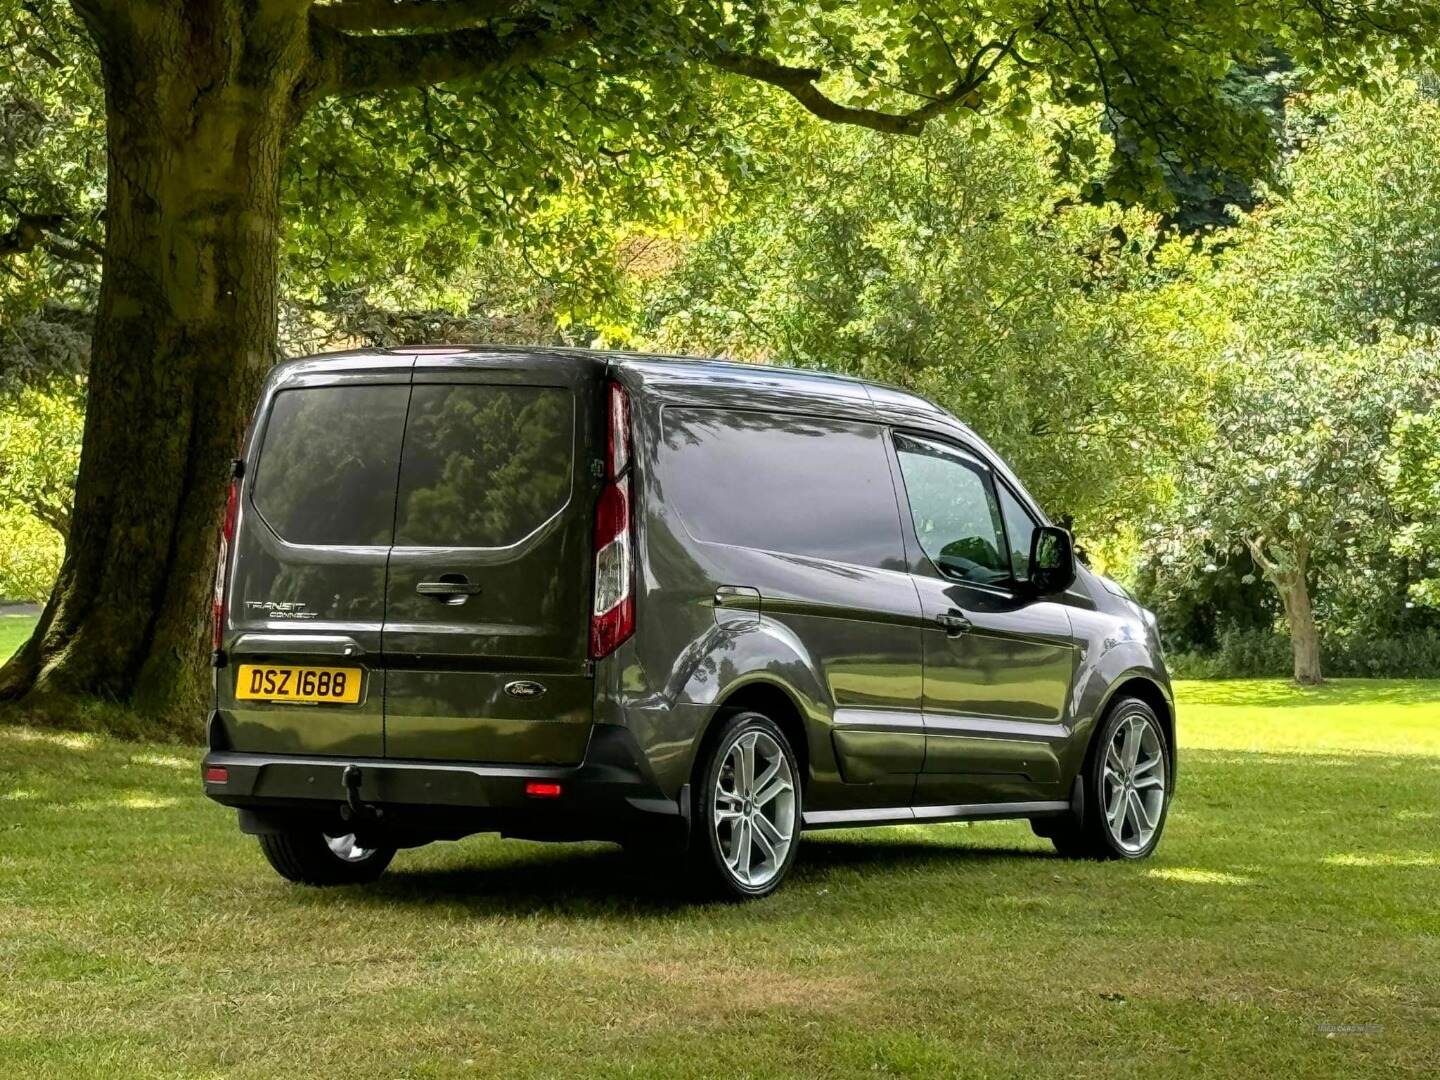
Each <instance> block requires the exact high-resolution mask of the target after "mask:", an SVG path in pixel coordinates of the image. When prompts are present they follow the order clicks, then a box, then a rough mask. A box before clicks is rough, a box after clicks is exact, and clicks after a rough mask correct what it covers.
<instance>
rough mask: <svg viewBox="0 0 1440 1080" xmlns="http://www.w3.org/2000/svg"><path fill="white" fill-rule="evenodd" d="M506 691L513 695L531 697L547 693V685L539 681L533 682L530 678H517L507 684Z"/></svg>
mask: <svg viewBox="0 0 1440 1080" xmlns="http://www.w3.org/2000/svg"><path fill="white" fill-rule="evenodd" d="M505 692H506V693H507V694H509V695H510V696H511V697H518V698H531V697H539V696H540V695H541V694H543V693H545V687H544V686H542V685H541V684H540V683H538V682H531V681H530V680H529V679H516V680H515V681H514V682H508V683H506V684H505Z"/></svg>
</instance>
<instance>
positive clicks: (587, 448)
mask: <svg viewBox="0 0 1440 1080" xmlns="http://www.w3.org/2000/svg"><path fill="white" fill-rule="evenodd" d="M215 634H216V638H215V654H214V662H215V701H214V709H213V711H212V712H211V714H210V718H209V725H208V730H209V752H208V754H207V755H206V757H205V760H204V765H203V775H204V785H205V792H206V794H208V795H209V796H210V797H211V798H213V799H215V800H216V801H217V802H220V803H223V804H225V805H226V806H230V807H234V808H236V809H238V811H239V819H240V827H241V828H242V829H243V830H244V831H246V832H248V833H253V834H256V835H257V836H258V837H259V842H260V845H261V847H262V848H263V850H264V852H265V854H266V856H267V857H268V858H269V861H270V862H271V864H272V865H273V866H274V868H275V869H276V870H277V871H278V872H279V873H280V874H282V875H283V876H285V877H286V878H289V879H291V880H293V881H298V882H306V883H309V884H316V885H319V884H338V883H353V882H363V881H367V880H371V879H373V878H375V877H376V876H377V875H378V874H380V873H381V872H382V871H383V870H384V869H385V867H386V865H387V864H388V863H389V862H390V860H391V858H392V856H393V855H394V853H395V851H396V849H397V848H401V847H410V846H415V845H419V844H424V843H427V842H429V841H432V840H437V839H454V838H459V837H462V836H465V835H467V834H470V833H474V832H480V831H498V832H500V833H502V834H504V835H507V836H516V837H527V838H535V839H555V840H579V839H606V840H614V841H618V842H620V843H622V844H625V845H627V846H631V847H634V848H635V849H636V850H637V851H639V852H641V853H642V857H645V858H653V859H656V860H657V861H662V862H663V863H664V865H666V866H672V865H673V866H675V867H677V868H678V867H680V866H681V865H688V867H689V870H690V872H692V873H693V874H695V875H697V876H698V878H699V879H700V880H701V881H703V882H705V883H707V884H708V885H709V886H710V887H711V888H712V889H713V890H716V891H718V892H719V893H721V894H724V895H730V896H735V897H750V896H761V895H764V894H766V893H769V892H770V891H772V890H773V889H775V888H776V887H777V886H778V885H779V883H780V882H781V880H782V879H783V878H784V877H785V874H786V872H787V871H788V869H789V868H790V866H791V863H792V862H793V860H794V859H795V856H796V851H797V846H798V841H799V839H800V834H801V832H802V831H804V830H809V829H831V828H841V827H846V826H867V825H879V824H902V823H933V822H945V821H961V820H969V819H976V818H1026V819H1029V821H1030V822H1031V824H1032V826H1033V828H1034V830H1035V831H1036V832H1037V833H1038V834H1040V835H1041V836H1045V837H1048V838H1050V839H1051V840H1053V841H1054V844H1055V846H1056V847H1057V848H1058V849H1059V851H1060V852H1061V853H1063V854H1066V855H1074V856H1087V857H1101V858H1118V859H1135V858H1141V857H1144V856H1146V855H1148V854H1150V852H1151V851H1153V850H1154V848H1155V845H1156V843H1157V842H1158V841H1159V838H1160V835H1161V831H1162V830H1163V828H1164V825H1165V816H1166V811H1167V808H1168V804H1169V799H1170V795H1171V792H1172V790H1173V787H1174V781H1175V728H1174V708H1173V704H1172V698H1171V693H1170V689H1169V681H1168V678H1167V675H1166V672H1165V667H1164V664H1163V661H1162V659H1161V655H1160V646H1159V641H1158V638H1157V634H1156V628H1155V621H1154V618H1153V616H1151V615H1150V613H1149V612H1147V611H1145V610H1144V609H1142V608H1141V607H1140V606H1139V605H1138V604H1136V603H1135V601H1134V600H1132V599H1131V598H1130V597H1129V596H1128V595H1127V594H1126V593H1125V592H1124V590H1122V589H1121V588H1120V587H1119V586H1117V585H1115V584H1113V583H1112V582H1109V581H1108V580H1107V579H1105V578H1103V577H1101V576H1099V575H1097V574H1095V573H1093V572H1091V571H1090V570H1089V569H1088V568H1087V567H1085V566H1084V565H1077V564H1076V561H1075V558H1074V556H1073V553H1072V550H1071V540H1070V536H1069V534H1068V533H1066V532H1065V531H1064V530H1062V529H1059V528H1056V527H1054V526H1053V525H1051V524H1050V522H1049V521H1048V519H1047V518H1046V516H1045V513H1044V511H1043V510H1042V509H1041V508H1040V507H1039V506H1038V505H1036V503H1035V502H1034V500H1033V499H1031V498H1030V496H1029V495H1028V494H1027V493H1026V491H1025V488H1024V486H1023V485H1022V484H1021V483H1020V481H1019V480H1018V479H1017V478H1016V477H1015V476H1014V474H1012V473H1011V472H1010V470H1009V469H1008V468H1006V466H1005V464H1004V463H1003V462H1002V461H1000V460H999V458H998V457H996V455H995V454H994V453H993V452H992V451H991V449H990V448H989V447H988V446H987V445H986V444H985V443H984V441H983V440H981V439H980V438H978V437H977V436H976V435H975V433H974V432H973V431H971V430H970V429H969V428H967V427H966V426H965V425H964V424H962V423H960V422H959V421H957V420H956V419H954V418H953V417H951V416H949V415H948V414H947V413H945V412H944V411H942V410H941V409H939V408H937V407H936V406H934V405H932V404H930V403H929V402H927V401H924V400H922V399H920V398H918V397H915V396H913V395H911V394H908V393H904V392H902V391H900V390H896V389H893V388H890V387H886V386H880V385H873V384H870V383H865V382H860V381H857V380H854V379H847V378H839V377H836V376H831V375H825V374H820V373H815V372H806V371H795V370H787V369H781V368H770V367H761V366H756V365H746V364H731V363H720V362H710V361H698V360H686V359H666V358H657V357H645V356H631V355H620V354H613V353H601V352H587V351H583V350H562V349H502V348H490V347H474V348H457V347H444V348H439V347H437V348H411V349H396V350H390V351H378V352H373V351H372V352H354V353H346V354H338V355H332V356H321V357H314V358H310V359H302V360H294V361H290V362H287V363H283V364H281V365H279V366H278V367H276V368H275V369H274V371H273V372H272V374H271V375H270V377H269V380H268V382H267V384H266V386H265V389H264V392H263V394H262V397H261V400H260V403H259V407H258V409H257V411H256V415H255V420H254V423H253V425H252V429H251V432H250V434H249V435H248V437H247V440H246V444H245V447H244V453H243V457H242V458H241V459H239V460H238V461H237V462H236V466H235V478H234V482H233V484H232V486H231V492H230V502H229V507H228V512H227V514H226V520H225V526H224V533H223V538H222V541H221V559H220V571H219V574H218V576H217V582H216V590H215Z"/></svg>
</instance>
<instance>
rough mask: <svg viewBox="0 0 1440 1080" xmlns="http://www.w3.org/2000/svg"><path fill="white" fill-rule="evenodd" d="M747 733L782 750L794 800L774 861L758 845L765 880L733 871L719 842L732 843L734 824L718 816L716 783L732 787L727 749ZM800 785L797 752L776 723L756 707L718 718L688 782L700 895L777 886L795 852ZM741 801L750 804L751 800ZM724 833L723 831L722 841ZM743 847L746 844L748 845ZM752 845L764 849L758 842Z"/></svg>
mask: <svg viewBox="0 0 1440 1080" xmlns="http://www.w3.org/2000/svg"><path fill="white" fill-rule="evenodd" d="M751 735H758V736H759V737H760V739H761V740H769V743H768V744H767V745H773V746H774V747H775V748H776V749H777V750H778V751H779V753H780V754H781V755H783V757H784V759H785V763H786V764H787V765H788V767H789V774H790V779H791V781H793V783H792V785H791V788H790V789H789V791H788V792H787V793H786V796H788V798H789V799H791V800H792V801H791V802H790V803H789V804H787V805H788V806H789V807H790V808H791V809H790V812H789V814H788V815H787V816H789V817H790V818H791V819H792V820H791V831H790V836H789V838H788V840H787V841H786V843H785V850H784V852H783V853H781V854H780V857H779V859H778V860H777V861H772V860H770V859H768V858H766V857H764V855H763V851H762V867H763V874H764V876H763V880H756V881H754V882H751V881H746V880H742V878H741V877H740V876H737V871H735V870H733V869H732V867H731V863H730V861H729V860H728V858H727V855H726V851H725V848H724V846H723V844H724V843H730V844H732V845H733V843H734V839H735V834H734V832H733V831H732V830H733V828H734V827H733V826H731V825H729V824H727V823H726V822H724V821H718V820H717V819H718V818H719V815H718V814H717V807H716V803H717V794H716V791H717V787H720V786H725V787H726V788H727V790H728V789H729V788H733V787H734V784H733V780H734V777H733V770H732V769H731V767H730V766H729V765H728V764H727V759H728V758H729V757H730V754H731V750H732V749H733V748H734V747H736V745H737V744H739V743H741V741H742V740H743V739H746V738H748V737H749V736H751ZM757 771H759V770H757ZM756 779H757V780H758V779H759V777H758V776H757V777H756ZM757 786H758V784H757ZM803 791H804V781H803V777H802V776H801V774H800V765H799V762H798V760H797V759H796V757H795V750H794V748H793V747H791V745H790V740H789V739H787V738H786V737H785V732H784V731H782V730H781V729H780V725H779V724H777V723H775V721H773V720H771V719H770V718H769V717H768V716H765V715H763V714H761V713H757V712H742V713H736V714H735V715H733V716H730V717H728V718H727V719H726V720H725V721H724V722H723V723H722V725H721V727H720V730H719V732H718V733H717V735H716V737H715V738H714V739H711V740H709V741H708V744H707V749H706V751H705V752H704V754H703V756H702V758H701V760H700V761H699V762H698V763H697V766H696V771H695V778H694V781H693V782H692V783H691V808H690V809H691V815H690V821H691V834H690V850H689V862H690V877H691V881H692V883H693V884H694V885H695V886H696V888H697V889H698V891H699V892H700V893H701V895H703V896H706V897H711V898H718V899H724V900H756V899H759V898H760V897H762V896H769V895H770V894H771V893H772V892H774V891H775V890H776V889H778V888H779V887H780V883H781V882H782V881H784V880H785V875H786V874H788V873H789V872H790V867H791V866H792V865H793V864H794V862H795V852H796V849H797V848H798V847H799V841H800V822H801V813H802V810H803V804H802V796H803ZM755 794H756V795H760V794H763V792H759V791H757V792H755ZM786 796H782V797H781V798H784V797H786ZM744 805H746V806H748V805H749V803H745V804H744ZM765 805H766V806H769V807H771V809H772V810H773V811H774V812H775V816H778V815H779V814H780V813H781V810H782V808H781V805H780V799H778V798H777V799H776V800H773V801H768V802H767V803H766V804H765ZM756 810H757V811H759V812H760V813H761V814H763V813H764V811H763V808H761V807H756ZM765 816H766V820H767V821H769V820H771V815H765ZM782 820H783V819H782ZM748 827H749V828H751V829H752V830H753V829H754V828H755V826H753V825H751V826H748ZM722 835H724V836H725V837H726V840H725V841H723V842H722ZM753 836H754V832H753V831H752V833H751V837H752V838H753ZM762 839H763V836H762ZM750 843H755V841H754V840H753V839H752V840H751V841H750ZM765 843H766V844H770V843H771V842H770V841H769V840H765ZM772 848H773V845H772ZM746 850H747V851H748V850H749V849H748V847H747V848H746ZM756 850H762V849H760V848H758V847H757V848H756ZM757 877H758V875H757Z"/></svg>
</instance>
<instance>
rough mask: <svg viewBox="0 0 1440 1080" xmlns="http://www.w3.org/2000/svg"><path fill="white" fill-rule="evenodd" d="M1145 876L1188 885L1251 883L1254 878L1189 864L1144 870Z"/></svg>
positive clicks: (1253, 881)
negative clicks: (1200, 868)
mask: <svg viewBox="0 0 1440 1080" xmlns="http://www.w3.org/2000/svg"><path fill="white" fill-rule="evenodd" d="M1145 876H1146V877H1152V878H1160V879H1161V880H1163V881H1183V882H1185V883H1186V884H1189V885H1253V884H1254V883H1255V879H1254V878H1250V877H1244V876H1242V875H1240V874H1229V873H1226V872H1225V871H1223V870H1199V869H1196V868H1195V867H1190V866H1164V867H1157V868H1156V869H1154V870H1147V871H1145Z"/></svg>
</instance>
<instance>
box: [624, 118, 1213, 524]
mask: <svg viewBox="0 0 1440 1080" xmlns="http://www.w3.org/2000/svg"><path fill="white" fill-rule="evenodd" d="M979 123H981V124H983V123H984V121H980V122H979ZM1055 123H1056V125H1057V126H1065V125H1066V124H1068V123H1073V117H1071V116H1065V115H1061V116H1058V117H1056V118H1055ZM1052 138H1053V129H1051V128H1050V127H1049V125H1048V124H1047V123H1045V122H1042V121H1040V120H1039V119H1037V118H1031V120H1030V121H1028V122H1027V123H1026V124H1024V125H1017V126H1016V127H1013V128H1012V127H1011V126H1008V125H1005V124H996V125H994V128H993V130H990V131H989V132H988V133H987V135H986V136H985V137H984V138H981V139H977V137H976V124H975V123H970V124H966V123H960V122H956V123H945V124H940V125H937V126H935V127H933V128H932V129H931V130H930V131H927V132H926V134H925V135H924V136H923V137H922V138H921V139H919V140H915V141H904V142H896V141H894V140H886V139H880V138H876V137H874V136H872V135H871V134H870V133H866V132H850V131H836V132H831V133H828V134H826V135H825V136H824V137H823V138H822V137H816V136H815V135H813V134H812V133H809V132H804V133H800V134H797V136H796V138H795V140H794V142H793V144H792V146H791V147H790V148H789V152H788V153H782V154H781V157H782V159H783V160H786V161H790V162H793V164H792V165H790V166H789V167H788V168H786V169H784V170H783V172H781V173H780V174H778V175H777V176H775V177H774V178H773V179H772V181H771V182H769V183H767V184H765V185H763V186H758V187H757V186H754V185H752V186H751V187H750V188H749V189H748V190H747V197H746V199H745V200H744V201H743V202H742V203H740V204H739V206H738V208H737V210H736V212H734V213H732V214H731V215H729V216H728V217H727V218H726V219H725V220H723V221H722V222H720V223H717V224H715V225H713V226H712V227H711V228H710V229H709V230H708V231H707V232H706V234H705V235H704V237H703V238H702V239H700V240H699V241H698V242H696V243H694V244H693V245H690V246H688V247H685V248H684V249H683V258H681V259H680V261H679V263H678V264H677V265H676V266H674V267H673V268H672V269H670V270H669V272H667V273H665V274H664V275H663V276H661V277H659V278H658V279H656V280H655V281H653V282H651V283H650V285H649V287H648V289H647V290H646V296H645V304H646V310H645V314H644V324H643V329H642V331H641V335H640V338H641V341H642V343H643V344H645V345H647V346H651V347H659V348H661V349H665V350H677V351H683V352H690V353H695V352H699V353H705V354H711V355H721V354H723V355H738V356H746V357H755V358H763V359H766V360H769V361H773V362H777V363H785V364H794V365H799V366H802V367H814V368H821V369H825V370H835V371H843V372H848V373H851V374H855V375H861V376H864V377H868V378H874V379H880V380H883V381H888V382H894V383H899V384H902V385H905V386H907V387H909V388H910V389H913V390H915V391H917V392H919V393H922V394H925V395H927V396H929V397H931V398H932V399H934V400H935V401H937V402H939V403H941V404H942V405H944V406H945V407H946V408H948V409H950V410H951V411H953V412H954V413H955V414H956V415H957V416H960V417H962V418H963V419H965V420H966V422H967V423H970V424H971V425H972V426H974V427H975V428H977V429H978V430H979V432H980V433H981V434H982V435H983V436H984V437H986V438H987V439H988V440H989V441H991V442H992V443H993V444H994V445H995V446H996V447H997V449H999V450H1000V451H1001V452H1002V453H1003V454H1004V455H1005V456H1006V458H1007V459H1008V460H1009V461H1010V462H1011V463H1012V465H1013V466H1014V467H1015V468H1016V470H1017V471H1018V472H1019V474H1020V475H1021V477H1022V479H1024V481H1025V482H1026V484H1027V485H1028V486H1029V487H1030V488H1031V490H1032V491H1033V492H1034V493H1035V494H1036V496H1037V497H1038V498H1040V499H1041V501H1042V502H1043V503H1044V504H1045V505H1046V506H1047V507H1049V508H1050V510H1051V512H1052V513H1055V514H1057V515H1058V514H1062V513H1063V514H1068V515H1071V516H1073V517H1074V519H1075V521H1076V523H1077V527H1078V528H1079V530H1080V532H1081V534H1082V536H1083V537H1085V538H1086V540H1087V542H1092V541H1105V540H1109V539H1111V538H1112V536H1113V534H1114V532H1115V528H1116V525H1117V523H1121V522H1128V521H1133V520H1135V519H1137V518H1143V517H1145V516H1146V515H1148V514H1149V513H1150V511H1151V509H1152V508H1153V506H1154V505H1155V504H1156V502H1157V501H1159V500H1160V499H1162V498H1163V494H1164V490H1165V489H1166V488H1167V487H1168V477H1169V476H1170V474H1171V473H1172V472H1173V470H1174V467H1175V463H1176V460H1177V455H1178V454H1180V453H1182V452H1184V451H1185V450H1186V449H1187V447H1188V445H1189V444H1190V443H1191V442H1193V440H1195V439H1197V438H1199V437H1200V436H1201V434H1202V432H1201V430H1200V427H1199V425H1198V423H1197V417H1198V415H1199V414H1200V413H1201V412H1203V408H1204V398H1205V393H1206V386H1207V380H1206V377H1205V372H1204V370H1203V368H1201V367H1197V365H1196V364H1195V363H1194V360H1193V351H1194V349H1195V346H1196V343H1197V340H1198V339H1199V338H1200V337H1201V336H1203V335H1204V334H1205V333H1206V332H1207V324H1206V322H1205V320H1204V318H1203V315H1202V314H1201V313H1198V312H1197V313H1194V314H1195V315H1196V317H1195V318H1194V319H1192V320H1191V321H1190V322H1189V323H1188V325H1186V326H1185V327H1183V328H1176V329H1177V330H1178V332H1177V333H1175V334H1171V333H1170V332H1169V331H1170V329H1171V328H1173V327H1174V322H1175V321H1177V320H1175V314H1176V313H1174V312H1161V311H1159V310H1157V309H1155V308H1153V307H1152V299H1151V298H1152V296H1153V294H1154V290H1155V287H1156V285H1157V283H1159V282H1162V281H1163V280H1164V279H1165V274H1164V271H1162V270H1158V269H1157V268H1156V267H1155V266H1154V264H1153V259H1154V257H1155V254H1156V252H1155V248H1156V245H1157V243H1158V242H1159V241H1158V237H1159V226H1160V222H1159V218H1158V216H1157V215H1156V214H1154V213H1149V212H1145V211H1139V210H1129V211H1127V210H1124V209H1122V208H1120V207H1118V206H1116V205H1115V204H1105V205H1102V206H1098V207H1096V206H1090V205H1088V204H1086V203H1085V202H1084V201H1082V200H1080V199H1078V198H1077V192H1078V191H1079V190H1080V189H1081V187H1083V186H1088V184H1089V182H1090V180H1089V179H1088V178H1081V179H1080V180H1079V182H1078V183H1057V182H1056V179H1055V176H1054V174H1053V172H1052V170H1051V168H1050V165H1049V157H1050V152H1049V147H1050V146H1051V145H1052ZM802 140H803V146H802V145H801V143H802ZM1109 168H1110V164H1109V161H1108V159H1107V158H1105V157H1101V158H1097V159H1096V161H1095V162H1094V167H1093V170H1092V171H1093V173H1094V174H1096V175H1103V174H1104V173H1105V172H1106V171H1108V169H1109ZM1156 327H1164V328H1165V329H1164V330H1163V332H1162V331H1157V330H1156V329H1155V328H1156Z"/></svg>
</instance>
